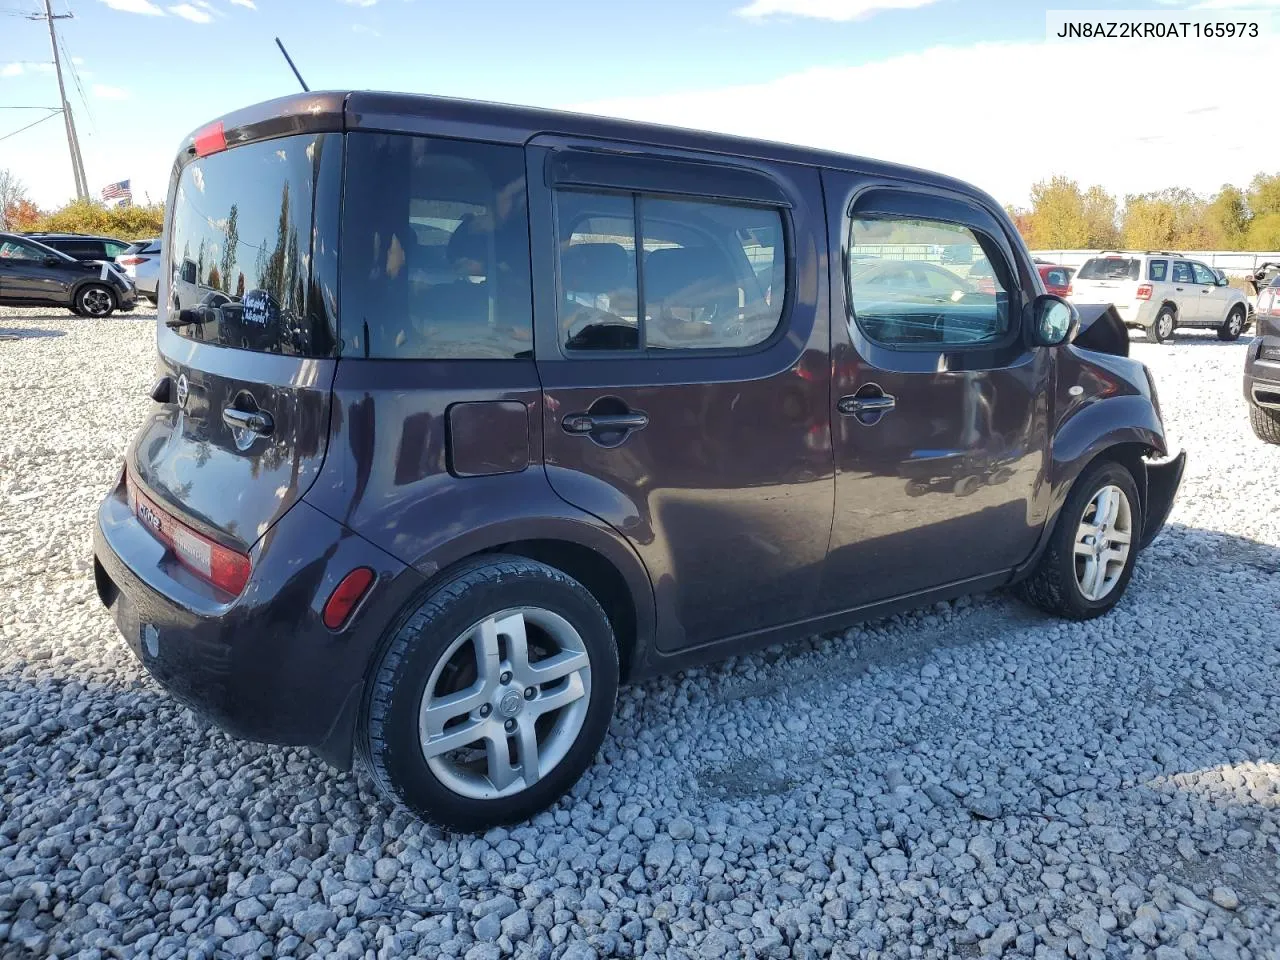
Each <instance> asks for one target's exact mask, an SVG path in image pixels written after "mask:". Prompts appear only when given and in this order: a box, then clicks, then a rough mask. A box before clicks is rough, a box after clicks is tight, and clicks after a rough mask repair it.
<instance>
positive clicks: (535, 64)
mask: <svg viewBox="0 0 1280 960" xmlns="http://www.w3.org/2000/svg"><path fill="white" fill-rule="evenodd" d="M52 4H53V10H54V13H55V14H59V15H65V14H69V15H70V17H69V18H68V19H60V20H58V21H57V27H58V33H59V38H60V40H61V45H62V48H63V60H64V72H65V74H66V82H67V86H68V97H69V99H70V101H71V105H72V110H73V113H74V116H75V122H76V126H77V129H78V132H79V135H80V140H81V152H82V154H83V156H84V162H85V169H86V174H87V177H88V180H89V187H90V190H91V192H93V193H94V194H97V192H98V191H100V190H101V188H102V187H103V186H105V185H106V184H108V183H112V182H115V181H119V180H124V179H129V180H131V181H132V185H133V190H134V196H135V199H136V200H137V201H138V202H142V201H145V200H146V199H147V198H150V199H152V200H162V199H163V197H164V193H165V190H166V184H167V178H168V173H169V169H170V166H171V164H172V161H173V157H174V155H175V153H176V151H177V149H178V146H179V144H180V143H181V141H182V139H183V137H184V136H185V135H186V134H188V133H189V132H190V131H191V130H193V129H194V128H196V127H198V126H201V125H202V124H203V123H205V122H206V121H208V120H211V119H213V118H215V117H217V116H219V115H221V114H223V113H226V112H228V111H231V110H234V109H236V108H238V107H242V106H245V105H248V104H251V103H255V102H257V101H261V100H266V99H269V98H271V97H275V96H280V95H282V94H286V93H290V92H293V91H295V90H296V89H297V84H296V81H295V79H294V77H293V75H292V74H291V73H290V71H289V68H288V65H287V64H286V63H285V61H284V59H283V58H282V57H281V56H280V54H279V52H278V51H277V49H276V47H275V43H274V39H273V38H274V37H276V36H280V37H281V38H282V39H283V40H284V42H285V44H286V46H287V47H288V48H289V52H290V53H291V54H292V56H293V59H294V61H295V62H296V63H297V65H298V68H299V69H300V70H301V72H302V74H303V76H304V77H305V78H306V80H307V82H308V83H309V84H310V85H311V87H312V88H313V89H317V90H319V89H380V90H398V91H407V92H413V93H433V94H440V95H446V96H459V97H469V98H474V99H481V100H498V101H504V102H508V103H522V104H530V105H534V106H542V107H553V108H568V109H575V110H584V111H586V112H590V113H601V114H608V115H612V116H621V117H627V118H631V119H637V120H649V121H655V122H661V123H670V124H675V125H679V126H686V127H699V128H705V129H712V130H720V131H724V132H728V133H738V134H743V135H747V136H756V137H763V138H767V139H773V140H783V141H788V142H792V143H801V144H808V145H812V146H818V147H825V148H828V149H835V150H839V151H842V152H846V153H854V154H859V155H863V156H870V157H875V158H878V159H882V160H891V161H897V162H903V163H909V164H912V165H915V166H920V167H926V168H930V169H935V170H939V171H941V172H944V173H947V174H951V175H953V176H957V177H960V178H961V179H965V180H968V181H970V182H972V183H975V184H977V185H978V186H980V187H982V188H983V189H985V190H987V191H988V192H990V193H991V194H993V195H994V196H995V197H996V198H997V199H998V200H1000V201H1001V202H1005V203H1014V204H1018V205H1023V204H1025V203H1026V202H1027V199H1028V196H1029V191H1030V189H1031V186H1032V184H1034V183H1035V182H1037V181H1040V180H1044V179H1047V178H1048V177H1050V176H1053V175H1057V174H1062V175H1066V176H1068V177H1071V178H1073V179H1075V180H1078V181H1080V182H1081V184H1082V185H1085V186H1087V185H1091V184H1094V183H1098V184H1101V185H1102V186H1104V187H1106V188H1107V189H1108V190H1110V191H1111V192H1112V193H1114V194H1116V195H1118V196H1121V197H1123V196H1124V195H1125V194H1126V193H1133V192H1139V191H1146V190H1153V189H1160V188H1163V187H1168V186H1181V187H1190V188H1191V189H1193V190H1196V191H1198V192H1201V193H1210V192H1212V191H1214V190H1216V189H1218V188H1219V187H1220V186H1221V185H1222V184H1223V183H1236V184H1240V185H1244V184H1247V183H1248V181H1249V180H1250V179H1251V178H1252V177H1253V175H1254V174H1256V173H1258V172H1259V171H1268V172H1276V171H1277V170H1280V125H1276V124H1272V123H1269V122H1268V121H1267V119H1266V113H1267V112H1268V109H1267V108H1268V105H1269V99H1270V98H1269V97H1268V93H1269V91H1270V90H1272V89H1273V88H1274V84H1275V68H1274V66H1273V62H1274V60H1275V59H1276V54H1277V52H1280V0H1124V2H1123V3H1111V4H1109V3H1107V2H1106V0H1089V2H1087V3H1085V4H1080V3H1076V4H1072V3H1071V2H1070V0H1052V2H1051V3H1048V4H1037V3H1035V2H1032V0H986V2H979V0H645V2H643V3H641V2H638V0H182V2H174V0H52ZM1073 6H1076V7H1082V8H1084V9H1088V10H1094V11H1097V10H1109V11H1112V12H1109V13H1108V14H1107V15H1108V16H1111V17H1112V18H1113V19H1115V18H1116V13H1115V12H1114V11H1118V10H1124V11H1141V12H1145V13H1152V14H1154V13H1163V14H1166V15H1167V14H1170V13H1178V14H1180V15H1186V16H1195V17H1197V18H1200V19H1203V18H1205V17H1215V18H1216V17H1221V18H1222V19H1223V20H1231V21H1236V20H1240V19H1246V20H1247V19H1254V20H1259V21H1260V22H1261V23H1262V29H1263V31H1264V33H1265V32H1266V31H1269V30H1270V28H1271V26H1272V23H1271V20H1270V18H1271V17H1272V16H1273V15H1274V18H1275V23H1274V25H1275V27H1276V28H1277V32H1272V33H1271V37H1272V38H1273V39H1271V40H1267V39H1265V37H1264V39H1262V40H1259V41H1247V40H1246V41H1239V40H1234V41H1233V40H1218V39H1214V40H1205V39H1200V40H1156V39H1150V40H1137V41H1126V40H1116V39H1108V40H1090V41H1084V40H1077V41H1057V42H1048V41H1047V40H1046V10H1047V9H1050V8H1052V9H1055V10H1056V9H1063V8H1070V7H1073ZM42 8H43V0H0V168H7V169H9V170H10V171H12V172H13V173H14V174H16V175H17V176H18V177H19V178H20V179H21V180H22V181H23V182H24V183H25V184H26V186H27V188H28V189H29V191H30V193H31V195H32V197H33V199H34V200H35V201H36V202H37V203H39V204H40V205H42V206H45V207H49V206H55V205H58V204H60V203H62V202H64V201H66V200H68V199H70V198H71V197H72V196H73V195H74V184H73V180H72V175H71V166H70V162H69V160H68V155H67V143H66V135H65V131H64V128H63V125H62V122H61V120H60V118H58V117H56V116H53V117H52V118H51V119H48V120H45V121H43V122H39V123H36V125H35V126H33V127H31V128H30V129H28V130H25V131H22V132H17V131H18V130H19V128H21V127H23V126H25V125H27V124H30V123H33V122H35V121H38V120H40V119H41V118H42V117H46V116H50V114H49V113H48V111H47V110H45V109H41V108H48V107H51V106H55V105H56V104H57V102H58V90H57V84H56V81H55V79H54V75H53V68H52V63H51V62H50V61H51V52H50V43H49V33H48V28H47V26H46V25H45V23H44V22H43V20H33V19H28V18H27V17H26V16H25V15H26V14H32V13H36V12H37V11H39V10H42Z"/></svg>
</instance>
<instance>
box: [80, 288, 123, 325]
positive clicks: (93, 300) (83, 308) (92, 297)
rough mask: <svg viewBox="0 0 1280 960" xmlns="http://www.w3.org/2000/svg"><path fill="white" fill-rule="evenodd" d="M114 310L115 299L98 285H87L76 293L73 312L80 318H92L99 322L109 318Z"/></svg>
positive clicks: (107, 289) (112, 294) (109, 292)
mask: <svg viewBox="0 0 1280 960" xmlns="http://www.w3.org/2000/svg"><path fill="white" fill-rule="evenodd" d="M115 308H116V297H115V294H114V293H112V292H111V290H110V289H109V288H108V287H104V286H103V285H102V284H100V283H89V284H86V285H85V286H83V287H81V288H80V290H79V291H78V292H77V293H76V304H75V312H76V313H78V314H80V316H82V317H93V318H94V319H95V320H101V319H103V318H104V317H109V316H111V312H112V311H113V310H115Z"/></svg>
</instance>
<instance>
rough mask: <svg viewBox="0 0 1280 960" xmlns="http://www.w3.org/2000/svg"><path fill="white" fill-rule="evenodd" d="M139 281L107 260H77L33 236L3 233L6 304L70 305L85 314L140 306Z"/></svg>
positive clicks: (1, 300) (0, 249)
mask: <svg viewBox="0 0 1280 960" xmlns="http://www.w3.org/2000/svg"><path fill="white" fill-rule="evenodd" d="M136 299H137V291H136V290H135V288H134V286H133V282H132V281H131V280H130V279H129V278H128V277H126V276H125V275H124V274H122V273H121V272H120V271H118V270H117V269H115V267H113V266H110V265H109V264H106V263H86V262H84V261H81V260H75V259H73V258H72V257H69V256H67V255H66V254H65V253H59V252H58V251H57V250H55V249H53V248H52V247H48V246H45V245H44V244H42V243H38V242H36V241H35V240H32V239H30V238H29V237H26V236H22V235H19V234H13V233H0V306H6V307H66V308H67V309H68V310H70V311H71V312H72V313H76V314H79V315H81V316H85V317H106V316H110V314H111V312H112V311H113V310H121V311H128V310H132V309H133V307H134V302H135V301H136Z"/></svg>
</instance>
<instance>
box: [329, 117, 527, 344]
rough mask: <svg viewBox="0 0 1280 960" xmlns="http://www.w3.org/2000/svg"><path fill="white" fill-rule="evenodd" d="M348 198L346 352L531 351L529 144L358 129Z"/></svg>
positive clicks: (351, 146)
mask: <svg viewBox="0 0 1280 960" xmlns="http://www.w3.org/2000/svg"><path fill="white" fill-rule="evenodd" d="M343 210H344V220H343V226H342V318H343V319H342V341H343V348H342V352H343V355H344V356H354V357H369V358H383V359H431V360H486V359H491V360H507V359H514V358H523V357H531V356H533V306H532V292H531V283H530V275H529V217H528V205H527V199H526V194H525V178H524V151H523V150H522V149H521V148H520V147H514V146H504V145H499V144H491V143H472V142H466V141H455V140H440V139H436V138H431V137H415V136H406V135H393V134H375V133H351V134H348V135H347V175H346V190H345V194H344V198H343Z"/></svg>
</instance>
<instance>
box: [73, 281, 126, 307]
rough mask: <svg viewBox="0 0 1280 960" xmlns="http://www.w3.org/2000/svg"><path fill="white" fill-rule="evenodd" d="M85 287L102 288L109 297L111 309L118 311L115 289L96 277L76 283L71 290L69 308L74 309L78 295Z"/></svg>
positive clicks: (118, 302) (118, 297) (118, 303)
mask: <svg viewBox="0 0 1280 960" xmlns="http://www.w3.org/2000/svg"><path fill="white" fill-rule="evenodd" d="M85 287H102V289H103V290H106V291H107V293H109V294H110V295H111V305H112V306H111V308H112V309H113V310H118V309H120V295H119V294H118V293H117V292H116V291H115V288H114V287H112V286H111V284H109V283H107V282H106V281H105V280H103V279H101V278H99V277H98V276H96V275H93V276H86V277H84V278H83V279H80V280H77V281H76V283H75V285H74V286H72V288H71V306H73V307H74V306H75V305H76V301H77V300H79V299H80V294H81V292H82V291H83V290H84V288H85Z"/></svg>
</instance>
